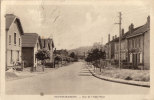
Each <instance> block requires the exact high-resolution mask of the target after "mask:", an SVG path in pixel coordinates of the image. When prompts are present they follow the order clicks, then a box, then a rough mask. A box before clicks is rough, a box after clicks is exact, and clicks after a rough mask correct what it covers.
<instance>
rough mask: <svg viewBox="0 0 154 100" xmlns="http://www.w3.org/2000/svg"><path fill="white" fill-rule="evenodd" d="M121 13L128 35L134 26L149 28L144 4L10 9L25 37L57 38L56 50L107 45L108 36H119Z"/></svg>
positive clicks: (7, 7) (41, 5) (31, 6)
mask: <svg viewBox="0 0 154 100" xmlns="http://www.w3.org/2000/svg"><path fill="white" fill-rule="evenodd" d="M98 4H99V5H98ZM119 12H122V28H124V30H125V32H127V31H128V26H129V25H130V24H131V23H133V24H134V27H138V26H140V25H143V24H145V23H146V20H147V16H148V15H150V12H149V7H148V6H147V5H144V4H142V3H141V4H131V5H130V4H127V3H124V4H121V3H119V4H114V3H113V4H112V3H109V4H106V3H105V4H104V3H101V4H100V3H96V4H61V5H59V4H58V5H56V4H45V3H40V4H37V5H7V6H6V13H9V14H11V13H12V14H14V15H16V16H18V17H19V18H20V20H21V24H22V26H23V30H24V32H25V33H38V34H39V35H40V36H41V37H42V38H48V37H50V38H53V40H54V44H55V47H56V49H74V48H78V47H82V46H91V45H93V44H94V43H95V42H101V43H102V44H105V43H106V42H107V41H108V34H110V36H111V39H112V36H114V35H117V36H118V34H119V33H118V32H119V26H118V25H117V24H115V23H118V22H119V17H118V16H119Z"/></svg>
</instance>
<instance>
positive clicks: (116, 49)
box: [114, 42, 119, 60]
mask: <svg viewBox="0 0 154 100" xmlns="http://www.w3.org/2000/svg"><path fill="white" fill-rule="evenodd" d="M114 53H115V57H114V59H115V60H119V42H115V52H114Z"/></svg>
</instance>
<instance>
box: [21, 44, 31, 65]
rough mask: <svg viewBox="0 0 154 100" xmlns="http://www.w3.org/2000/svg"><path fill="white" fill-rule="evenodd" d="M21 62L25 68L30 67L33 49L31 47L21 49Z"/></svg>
mask: <svg viewBox="0 0 154 100" xmlns="http://www.w3.org/2000/svg"><path fill="white" fill-rule="evenodd" d="M22 60H23V61H24V63H25V67H32V66H33V61H34V49H33V47H23V48H22Z"/></svg>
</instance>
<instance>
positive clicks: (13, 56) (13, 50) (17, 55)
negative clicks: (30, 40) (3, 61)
mask: <svg viewBox="0 0 154 100" xmlns="http://www.w3.org/2000/svg"><path fill="white" fill-rule="evenodd" d="M6 32H7V36H6V38H7V40H6V41H7V59H8V60H7V66H13V62H18V61H19V62H21V44H22V41H21V34H20V31H19V29H18V25H17V22H16V21H15V22H14V23H12V25H11V26H10V29H9V30H8V31H6ZM14 33H16V44H15V43H14ZM9 38H10V40H9ZM19 39H20V41H19Z"/></svg>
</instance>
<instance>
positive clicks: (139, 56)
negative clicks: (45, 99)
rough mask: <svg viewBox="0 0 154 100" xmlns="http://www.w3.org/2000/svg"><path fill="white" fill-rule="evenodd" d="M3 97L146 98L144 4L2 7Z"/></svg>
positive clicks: (146, 25) (147, 38) (147, 57)
mask: <svg viewBox="0 0 154 100" xmlns="http://www.w3.org/2000/svg"><path fill="white" fill-rule="evenodd" d="M4 18H5V32H6V57H5V58H6V59H5V60H6V63H5V65H6V67H5V86H6V87H5V90H6V94H8V95H129V94H130V95H148V94H149V93H150V12H149V7H147V6H145V5H142V4H141V5H129V4H124V5H122V4H120V3H119V4H116V5H113V4H111V3H106V4H103V3H102V4H100V5H95V4H94V5H88V4H87V5H84V4H80V5H79V4H78V5H75V4H74V5H73V4H72V5H66V4H65V5H63V4H61V5H56V4H55V5H53V4H46V2H41V3H40V4H38V5H7V6H6V13H5V15H4Z"/></svg>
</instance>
